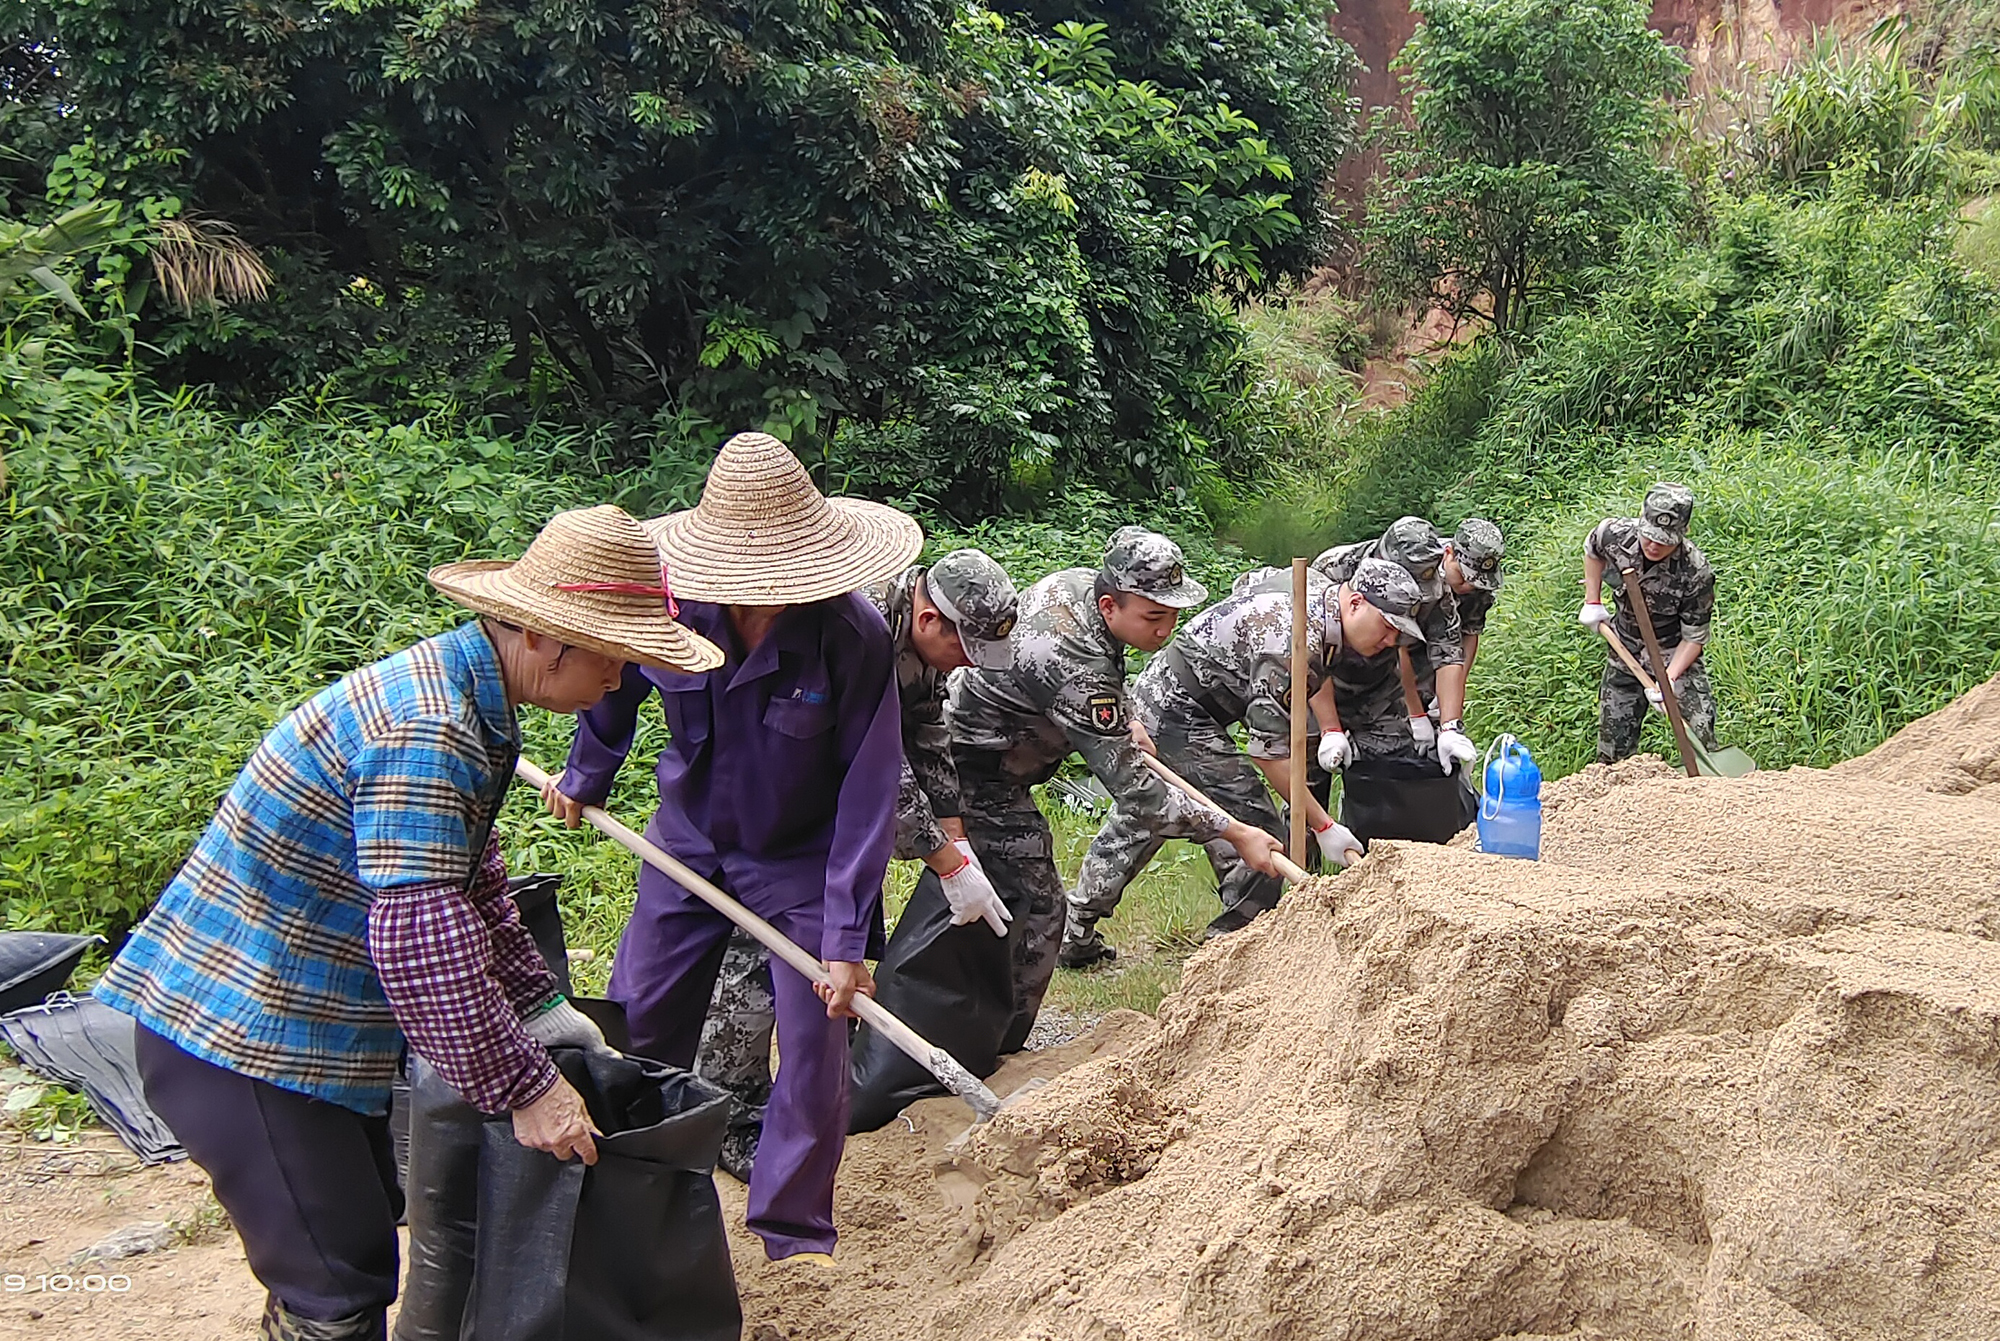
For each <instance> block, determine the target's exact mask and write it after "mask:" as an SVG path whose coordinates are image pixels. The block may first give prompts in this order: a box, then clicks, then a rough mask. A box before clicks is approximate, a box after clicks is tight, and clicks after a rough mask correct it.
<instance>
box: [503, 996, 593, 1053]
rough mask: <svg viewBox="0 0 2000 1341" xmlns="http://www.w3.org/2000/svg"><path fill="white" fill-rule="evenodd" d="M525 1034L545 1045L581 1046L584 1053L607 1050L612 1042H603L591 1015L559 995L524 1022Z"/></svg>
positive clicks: (555, 1046) (546, 1046)
mask: <svg viewBox="0 0 2000 1341" xmlns="http://www.w3.org/2000/svg"><path fill="white" fill-rule="evenodd" d="M523 1023H524V1024H525V1025H526V1026H527V1030H528V1037H529V1038H532V1039H534V1040H535V1042H537V1043H539V1044H541V1045H542V1046H543V1047H545V1048H560V1047H571V1048H582V1049H583V1050H584V1051H586V1052H610V1051H611V1050H612V1048H611V1045H610V1044H609V1043H606V1042H605V1041H604V1031H603V1030H602V1029H599V1028H598V1027H597V1026H596V1025H594V1024H592V1023H591V1022H590V1017H589V1016H588V1015H585V1014H584V1013H583V1012H582V1011H580V1010H578V1009H577V1008H576V1007H575V1006H572V1005H570V1003H569V1002H568V1001H566V1000H564V999H563V998H561V997H557V998H556V1003H555V1005H553V1006H550V1007H549V1008H548V1009H547V1010H545V1011H543V1012H542V1013H541V1014H540V1015H537V1016H535V1017H534V1018H533V1019H530V1020H526V1021H523Z"/></svg>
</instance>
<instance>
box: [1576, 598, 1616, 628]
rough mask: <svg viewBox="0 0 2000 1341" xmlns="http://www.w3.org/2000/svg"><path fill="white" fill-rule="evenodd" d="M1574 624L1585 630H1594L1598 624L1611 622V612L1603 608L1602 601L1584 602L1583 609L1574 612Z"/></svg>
mask: <svg viewBox="0 0 2000 1341" xmlns="http://www.w3.org/2000/svg"><path fill="white" fill-rule="evenodd" d="M1576 622H1577V623H1579V624H1581V625H1583V626H1584V627H1585V628H1587V629H1590V628H1596V627H1597V626H1598V625H1599V624H1609V623H1610V622H1611V612H1610V611H1609V610H1606V609H1605V608H1604V602H1602V601H1585V602H1584V603H1583V609H1581V610H1579V611H1577V612H1576Z"/></svg>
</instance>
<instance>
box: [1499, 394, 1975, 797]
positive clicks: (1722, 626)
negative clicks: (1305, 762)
mask: <svg viewBox="0 0 2000 1341" xmlns="http://www.w3.org/2000/svg"><path fill="white" fill-rule="evenodd" d="M1654 478H1673V479H1679V480H1683V481H1685V482H1686V483H1688V484H1689V485H1690V486H1691V487H1692V488H1693V489H1694V490H1695V493H1696V496H1697V498H1698V500H1699V502H1698V504H1697V506H1696V510H1695V519H1694V526H1693V528H1692V530H1691V531H1690V533H1689V534H1690V538H1691V539H1693V540H1694V542H1695V543H1696V544H1698V545H1699V546H1700V547H1701V548H1702V550H1703V552H1704V553H1706V554H1707V555H1708V557H1709V560H1710V562H1711V563H1713V564H1714V566H1715V568H1716V570H1717V574H1718V580H1717V587H1716V592H1717V599H1716V617H1715V624H1714V634H1713V640H1712V641H1711V643H1710V644H1709V648H1708V651H1707V652H1706V654H1705V658H1704V659H1705V663H1706V664H1707V666H1708V670H1709V675H1710V678H1711V679H1712V680H1713V682H1714V686H1715V692H1716V698H1717V701H1718V705H1719V715H1718V726H1717V731H1718V734H1719V735H1720V736H1721V737H1722V738H1723V740H1724V741H1725V742H1726V743H1729V744H1734V745H1741V746H1743V747H1744V748H1746V749H1748V750H1749V751H1750V753H1751V754H1752V755H1753V756H1754V757H1755V758H1756V759H1757V760H1758V761H1759V762H1760V763H1761V764H1763V765H1764V766H1765V767H1767V768H1769V767H1783V766H1786V765H1790V764H1816V765H1824V764H1829V763H1833V762H1835V761H1837V760H1840V759H1844V758H1847V757H1849V756H1851V755H1854V754H1858V753H1861V752H1863V751H1865V750H1868V749H1870V748H1872V747H1873V746H1875V745H1876V744H1878V743H1880V742H1881V741H1882V740H1883V739H1884V738H1885V737H1886V736H1888V735H1889V734H1890V733H1892V732H1893V731H1895V730H1897V729H1898V728H1900V727H1901V726H1903V725H1905V724H1906V723H1908V722H1910V721H1911V720H1913V719H1915V718H1916V717H1919V716H1922V715H1923V714H1924V713H1926V712H1930V711H1932V710H1933V709H1935V708H1938V707H1941V706H1943V705H1944V704H1945V703H1946V702H1948V701H1949V700H1950V699H1951V698H1953V697H1955V696H1956V695H1957V694H1959V693H1962V692H1964V691H1965V690H1966V689H1969V688H1971V687H1972V686H1974V685H1976V684H1978V683H1980V682H1981V681H1983V680H1985V679H1987V678H1989V677H1990V676H1992V675H1993V674H1995V673H1996V672H2000V546H1996V545H1995V544H1994V543H1993V540H1992V534H1993V532H1992V530H1991V528H1992V527H1993V525H1994V519H1995V517H1996V515H2000V481H1996V480H1995V478H1994V477H1993V475H1992V473H1991V472H1990V471H1988V470H1985V469H1983V468H1980V467H1978V466H1976V465H1968V464H1964V463H1956V462H1951V461H1945V460H1938V459H1935V458H1927V457H1924V456H1921V455H1915V454H1909V453H1903V452H1895V451H1886V452H1885V451H1874V450H1870V451H1865V452H1864V453H1863V454H1862V455H1860V456H1859V457H1857V458H1853V459H1841V457H1840V456H1838V455H1835V454H1833V453H1830V452H1829V451H1828V448H1827V444H1825V443H1822V442H1815V441H1812V440H1810V439H1805V438H1798V437H1784V436H1781V435H1774V434H1766V433H1755V432H1752V433H1743V432H1732V433H1728V434H1725V435H1722V436H1719V437H1717V438H1714V439H1710V440H1699V439H1691V438H1678V439H1675V440H1672V441H1668V442H1662V443H1660V444H1658V445H1657V446H1656V447H1655V448H1654V449H1653V450H1650V451H1646V452H1643V453H1634V454H1632V455H1631V456H1629V457H1627V458H1626V459H1624V460H1623V461H1621V462H1619V463H1618V464H1617V466H1615V467H1614V468H1613V469H1610V470H1608V471H1605V472H1602V473H1599V474H1597V475H1595V476H1594V477H1592V478H1591V479H1590V481H1589V482H1588V483H1587V484H1586V485H1584V486H1582V487H1581V488H1579V490H1578V491H1577V492H1576V494H1575V495H1574V496H1572V497H1570V498H1567V499H1565V500H1564V501H1563V502H1561V503H1559V504H1557V505H1555V506H1553V507H1550V508H1548V509H1546V510H1545V511H1542V512H1539V513H1534V514H1532V515H1530V516H1529V517H1527V518H1525V519H1524V520H1522V521H1521V522H1519V523H1518V524H1517V525H1516V526H1515V527H1514V528H1513V531H1512V534H1511V536H1510V543H1511V551H1510V556H1509V574H1508V580H1507V586H1506V588H1505V590H1504V591H1503V592H1502V594H1501V598H1500V601H1499V603H1498V605H1497V606H1496V608H1495V611H1494V617H1493V622H1492V624H1491V625H1490V626H1489V629H1488V632H1487V634H1486V636H1485V637H1484V638H1483V639H1482V640H1481V643H1480V652H1479V664H1478V667H1477V669H1476V670H1475V672H1474V674H1473V677H1472V682H1471V689H1470V693H1469V701H1468V709H1467V716H1468V720H1469V721H1470V723H1471V724H1472V727H1473V730H1474V732H1475V733H1476V734H1477V735H1478V736H1479V737H1480V738H1482V739H1484V738H1486V737H1489V736H1490V735H1492V734H1495V733H1497V732H1500V731H1511V732H1513V733H1514V734H1516V735H1518V736H1520V737H1521V738H1522V739H1523V740H1524V741H1526V742H1527V743H1528V745H1529V747H1530V748H1531V749H1533V750H1534V751H1535V753H1536V757H1537V758H1538V759H1539V760H1540V761H1541V764H1542V767H1543V770H1544V771H1545V772H1546V773H1548V774H1550V775H1551V776H1555V775H1559V774H1562V773H1567V772H1569V771H1571V770H1573V769H1575V768H1578V767H1581V766H1582V765H1584V764H1586V763H1588V762H1590V760H1591V759H1592V758H1593V757H1594V756H1595V746H1596V740H1597V678H1598V675H1599V673H1600V671H1601V669H1602V667H1603V664H1604V657H1605V649H1604V647H1603V645H1602V643H1601V640H1599V639H1596V638H1594V637H1591V636H1590V635H1589V634H1587V633H1586V632H1585V631H1584V630H1583V629H1582V628H1581V627H1580V626H1579V625H1578V624H1577V623H1576V621H1575V615H1576V608H1577V605H1578V604H1579V601H1580V599H1581V589H1580V585H1579V584H1580V581H1581V578H1582V571H1583V561H1582V547H1583V538H1584V536H1585V535H1586V534H1587V533H1588V531H1589V529H1590V527H1591V526H1592V525H1594V524H1595V523H1596V521H1597V520H1598V519H1599V518H1601V517H1605V516H1629V515H1632V514H1634V513H1635V512H1636V511H1637V505H1638V501H1639V499H1640V497H1641V496H1642V495H1643V493H1644V490H1645V488H1646V486H1647V484H1648V483H1650V482H1651V480H1653V479H1654ZM1647 732H1648V735H1647V738H1646V743H1645V746H1644V748H1648V749H1657V750H1659V751H1660V752H1662V753H1664V754H1667V755H1668V756H1669V757H1672V755H1673V744H1672V740H1671V737H1670V736H1669V735H1668V732H1667V727H1666V723H1665V719H1664V718H1661V719H1659V720H1658V721H1654V722H1651V723H1650V724H1649V725H1648V727H1647Z"/></svg>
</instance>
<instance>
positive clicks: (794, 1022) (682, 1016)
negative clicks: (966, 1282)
mask: <svg viewBox="0 0 2000 1341" xmlns="http://www.w3.org/2000/svg"><path fill="white" fill-rule="evenodd" d="M740 897H742V898H743V901H744V903H745V904H746V905H747V906H748V907H750V908H751V909H752V911H754V912H756V913H757V914H758V915H759V916H761V917H763V918H765V919H766V920H767V921H769V922H770V923H771V924H772V925H773V926H775V927H777V929H778V930H779V931H782V932H783V933H784V934H785V935H787V936H789V937H790V938H791V939H792V940H793V941H795V942H797V943H798V944H799V945H801V946H803V947H804V948H805V949H806V951H807V952H808V953H817V952H818V949H819V944H820V920H821V919H820V904H819V902H818V901H817V900H809V901H807V902H806V903H805V904H804V905H803V906H799V907H794V908H790V909H780V910H777V911H772V910H770V909H768V908H763V907H758V906H757V905H758V903H770V902H784V901H785V900H782V899H777V900H774V899H771V898H768V897H767V898H765V899H755V898H754V897H753V896H752V895H751V894H749V893H745V894H743V895H740ZM730 930H731V924H730V922H729V920H728V919H727V918H725V917H723V916H722V914H720V913H718V912H716V911H715V910H714V909H712V908H710V907H709V906H708V905H707V904H705V903H703V902H701V901H700V900H699V899H697V898H695V897H694V896H693V895H692V894H687V893H683V892H682V891H681V890H680V889H679V888H678V887H677V886H674V885H671V884H669V883H668V882H667V880H666V878H665V877H663V876H661V875H660V874H659V873H658V872H656V871H654V870H653V869H652V868H651V867H646V868H644V869H642V870H641V871H640V875H639V898H638V902H637V905H636V906H635V907H634V908H633V910H632V920H631V921H630V922H629V923H627V924H626V926H625V934H624V936H623V937H621V938H620V939H619V942H618V958H617V961H616V962H615V963H614V964H613V966H612V970H611V988H610V996H611V999H612V1000H614V1001H616V1002H618V1003H619V1004H620V1005H622V1006H623V1007H624V1008H625V1020H626V1024H627V1026H628V1027H629V1028H630V1030H631V1035H632V1051H633V1052H634V1053H636V1054H637V1055H639V1056H641V1057H650V1058H652V1059H653V1060H654V1061H660V1062H665V1063H667V1064H668V1065H670V1066H679V1067H692V1066H693V1065H694V1055H695V1049H696V1047H697V1046H698V1045H699V1044H700V1042H701V1025H702V1020H703V1019H704V1018H705V1017H706V1016H707V1014H708V1002H709V998H710V996H711V995H713V993H714V991H715V977H716V972H717V971H718V970H719V969H720V968H721V966H722V952H723V948H724V946H725V945H726V944H727V942H728V940H729V933H730ZM771 988H772V995H773V997H774V998H775V1002H776V1006H777V1015H778V1054H779V1064H778V1074H777V1077H776V1079H775V1080H774V1081H773V1083H772V1086H771V1100H770V1103H769V1104H768V1105H767V1106H766V1107H765V1109H764V1134H763V1136H762V1137H761V1138H760V1139H759V1140H758V1142H757V1161H756V1163H755V1164H754V1165H752V1166H751V1171H750V1204H749V1217H748V1218H749V1224H750V1229H751V1232H753V1233H754V1234H756V1235H757V1236H758V1237H759V1238H761V1239H763V1240H764V1251H765V1253H766V1254H767V1255H768V1256H769V1257H770V1258H771V1259H772V1260H774V1261H775V1260H777V1259H779V1258H783V1257H790V1256H792V1255H793V1254H794V1253H807V1252H819V1253H830V1252H832V1251H833V1245H834V1240H835V1237H836V1236H835V1234H834V1229H833V1178H834V1174H835V1173H836V1172H837V1171H838V1170H839V1168H840V1154H841V1151H842V1149H843V1148H844V1147H845V1146H846V1144H847V1101H848V1088H847V1087H848V1076H847V1021H846V1020H829V1019H828V1018H827V1017H826V1004H825V1003H824V1002H822V1001H821V1000H820V999H819V997H818V996H817V995H815V994H814V992H813V989H812V984H811V983H809V982H807V981H806V980H805V979H804V978H802V977H800V976H799V975H798V973H797V972H795V971H794V970H792V969H791V968H789V967H787V966H786V965H785V964H784V962H783V961H781V960H779V959H778V958H777V957H776V956H773V957H772V959H771Z"/></svg>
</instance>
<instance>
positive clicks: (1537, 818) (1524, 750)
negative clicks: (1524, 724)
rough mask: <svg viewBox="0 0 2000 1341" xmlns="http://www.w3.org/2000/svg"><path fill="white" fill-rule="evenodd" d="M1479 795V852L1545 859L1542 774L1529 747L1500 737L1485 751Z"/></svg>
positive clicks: (1511, 738) (1508, 738)
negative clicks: (1541, 857)
mask: <svg viewBox="0 0 2000 1341" xmlns="http://www.w3.org/2000/svg"><path fill="white" fill-rule="evenodd" d="M1485 764H1486V767H1485V770H1484V776H1485V782H1486V785H1485V789H1484V790H1483V791H1482V792H1481V793H1480V795H1479V850H1480V851H1481V852H1491V853H1493V854H1494V855H1496V856H1501V857H1526V858H1527V859H1528V860H1529V861H1533V860H1535V859H1536V858H1538V857H1540V856H1541V855H1542V770H1541V769H1539V768H1537V767H1535V761H1534V758H1533V757H1532V756H1531V755H1529V753H1528V747H1527V746H1525V745H1523V744H1522V743H1521V742H1520V741H1518V740H1516V739H1514V737H1512V736H1501V737H1500V738H1498V739H1497V740H1495V741H1494V742H1493V743H1492V744H1491V745H1488V746H1487V747H1486V759H1485Z"/></svg>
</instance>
